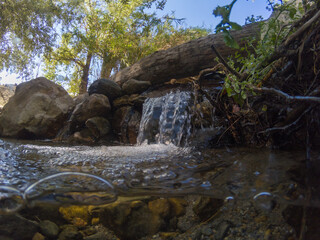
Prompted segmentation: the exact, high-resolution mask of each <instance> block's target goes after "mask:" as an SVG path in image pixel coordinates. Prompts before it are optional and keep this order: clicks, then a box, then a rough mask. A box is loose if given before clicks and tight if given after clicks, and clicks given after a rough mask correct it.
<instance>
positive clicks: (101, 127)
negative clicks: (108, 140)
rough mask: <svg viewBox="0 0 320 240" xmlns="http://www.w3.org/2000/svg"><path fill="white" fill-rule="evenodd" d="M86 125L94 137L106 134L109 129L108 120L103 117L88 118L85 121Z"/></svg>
mask: <svg viewBox="0 0 320 240" xmlns="http://www.w3.org/2000/svg"><path fill="white" fill-rule="evenodd" d="M86 127H87V128H88V129H89V130H90V132H91V133H92V135H93V136H94V137H95V138H96V139H99V138H101V137H104V136H106V135H107V134H108V133H109V132H110V130H111V124H110V122H109V121H108V119H106V118H103V117H93V118H89V119H88V120H87V121H86Z"/></svg>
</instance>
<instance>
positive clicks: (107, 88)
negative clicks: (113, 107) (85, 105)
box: [88, 79, 122, 101]
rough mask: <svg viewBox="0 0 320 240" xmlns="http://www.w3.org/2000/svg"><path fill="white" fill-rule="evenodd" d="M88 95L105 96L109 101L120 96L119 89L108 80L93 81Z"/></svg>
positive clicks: (114, 83) (120, 91)
mask: <svg viewBox="0 0 320 240" xmlns="http://www.w3.org/2000/svg"><path fill="white" fill-rule="evenodd" d="M88 93H89V95H92V94H95V93H98V94H103V95H105V96H107V97H108V98H109V99H110V100H111V101H112V100H113V99H115V98H117V97H120V96H121V95H122V90H121V87H120V86H119V85H118V84H117V83H116V82H114V81H112V80H109V79H98V80H96V81H94V82H93V83H92V84H91V85H90V87H89V89H88Z"/></svg>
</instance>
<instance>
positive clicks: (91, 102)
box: [69, 94, 111, 132]
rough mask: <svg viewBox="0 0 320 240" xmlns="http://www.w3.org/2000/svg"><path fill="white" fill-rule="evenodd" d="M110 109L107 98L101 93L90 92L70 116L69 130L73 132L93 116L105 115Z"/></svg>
mask: <svg viewBox="0 0 320 240" xmlns="http://www.w3.org/2000/svg"><path fill="white" fill-rule="evenodd" d="M110 111H111V105H110V102H109V99H108V98H107V97H106V96H105V95H102V94H92V95H90V96H88V97H86V98H85V99H84V100H83V101H82V102H81V103H79V104H78V105H77V106H76V107H75V109H74V110H73V112H72V115H71V117H70V120H69V122H70V130H71V132H75V131H76V130H79V129H81V128H83V127H84V125H85V122H86V121H87V120H88V119H89V118H93V117H107V116H108V114H109V113H110Z"/></svg>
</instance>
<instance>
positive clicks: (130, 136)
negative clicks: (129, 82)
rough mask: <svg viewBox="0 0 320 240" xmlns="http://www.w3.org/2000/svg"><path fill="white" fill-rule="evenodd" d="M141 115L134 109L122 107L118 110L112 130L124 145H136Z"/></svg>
mask: <svg viewBox="0 0 320 240" xmlns="http://www.w3.org/2000/svg"><path fill="white" fill-rule="evenodd" d="M140 119H141V114H140V113H139V112H138V111H137V110H136V109H135V108H134V107H122V108H119V109H117V110H116V112H115V114H114V116H113V120H112V129H113V131H114V133H115V134H117V135H118V136H119V137H120V141H121V142H123V143H130V144H136V142H137V137H138V132H139V127H140Z"/></svg>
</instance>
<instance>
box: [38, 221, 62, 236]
mask: <svg viewBox="0 0 320 240" xmlns="http://www.w3.org/2000/svg"><path fill="white" fill-rule="evenodd" d="M39 227H40V231H41V233H42V234H43V235H44V236H46V237H48V238H55V237H57V236H58V234H59V227H58V226H57V224H55V223H54V222H51V221H49V220H44V221H42V222H40V224H39Z"/></svg>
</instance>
